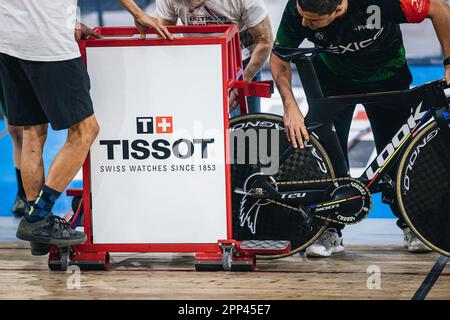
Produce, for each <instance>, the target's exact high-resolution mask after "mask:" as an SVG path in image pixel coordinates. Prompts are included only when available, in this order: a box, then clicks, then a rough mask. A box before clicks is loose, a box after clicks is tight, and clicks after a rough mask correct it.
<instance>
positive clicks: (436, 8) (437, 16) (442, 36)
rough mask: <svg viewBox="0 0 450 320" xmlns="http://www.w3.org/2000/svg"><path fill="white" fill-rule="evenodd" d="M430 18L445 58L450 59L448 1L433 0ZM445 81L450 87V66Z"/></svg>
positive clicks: (449, 12)
mask: <svg viewBox="0 0 450 320" xmlns="http://www.w3.org/2000/svg"><path fill="white" fill-rule="evenodd" d="M428 17H429V18H430V19H431V21H433V26H434V29H435V30H436V35H437V37H438V39H439V42H440V43H441V46H442V52H443V54H444V57H445V58H447V57H450V5H449V4H448V2H447V1H446V0H431V2H430V11H429V13H428ZM445 80H447V83H448V84H449V85H450V66H446V68H445Z"/></svg>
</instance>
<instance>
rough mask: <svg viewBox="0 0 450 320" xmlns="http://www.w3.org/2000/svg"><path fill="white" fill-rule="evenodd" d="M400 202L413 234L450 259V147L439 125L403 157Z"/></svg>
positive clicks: (431, 126) (424, 132)
mask: <svg viewBox="0 0 450 320" xmlns="http://www.w3.org/2000/svg"><path fill="white" fill-rule="evenodd" d="M397 200H398V203H399V208H400V210H401V212H402V215H403V217H404V219H405V221H406V223H407V224H408V226H409V227H410V228H411V230H412V232H413V233H414V234H415V235H416V236H417V237H418V238H419V239H420V240H421V241H422V242H423V243H425V244H426V245H427V246H428V247H430V248H431V249H433V250H434V251H436V252H438V253H440V254H442V255H446V256H450V236H449V235H450V146H448V145H447V144H446V143H445V142H444V139H443V137H442V135H441V132H440V129H439V128H438V126H437V124H436V123H435V122H432V123H431V124H429V125H428V126H427V127H426V128H424V129H423V130H422V131H421V132H420V133H419V134H418V135H417V136H416V137H415V138H414V140H413V141H412V142H411V144H410V145H409V146H408V148H407V149H406V151H405V154H404V155H403V157H402V160H401V162H400V165H399V169H398V174H397Z"/></svg>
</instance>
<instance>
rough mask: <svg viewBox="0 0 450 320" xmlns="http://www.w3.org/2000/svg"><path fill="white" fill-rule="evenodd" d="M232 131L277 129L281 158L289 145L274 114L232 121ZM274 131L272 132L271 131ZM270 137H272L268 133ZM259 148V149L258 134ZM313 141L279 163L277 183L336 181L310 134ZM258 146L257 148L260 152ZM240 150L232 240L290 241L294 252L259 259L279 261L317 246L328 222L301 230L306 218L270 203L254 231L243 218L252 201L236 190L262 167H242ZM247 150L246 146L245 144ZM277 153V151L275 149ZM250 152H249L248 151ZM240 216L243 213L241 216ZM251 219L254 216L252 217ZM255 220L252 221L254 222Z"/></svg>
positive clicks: (233, 170) (260, 213) (235, 166)
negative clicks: (314, 244) (331, 179)
mask: <svg viewBox="0 0 450 320" xmlns="http://www.w3.org/2000/svg"><path fill="white" fill-rule="evenodd" d="M230 128H231V130H230V132H231V133H233V132H236V130H237V129H242V130H243V131H244V133H245V132H248V130H253V129H254V130H256V133H259V132H260V131H261V130H266V132H267V130H275V131H276V133H277V134H278V137H277V139H278V142H279V155H281V154H282V153H283V152H284V151H285V150H286V149H287V148H288V147H289V145H290V143H289V141H288V140H287V137H286V134H285V132H284V123H283V119H282V117H280V116H277V115H271V114H252V115H244V116H240V117H236V118H234V119H232V120H231V122H230ZM270 132H272V131H270ZM269 135H270V134H269ZM256 136H257V137H258V138H257V139H258V143H257V146H259V143H260V142H259V141H260V138H259V135H256ZM310 137H311V139H310V142H309V144H308V146H307V147H306V148H305V149H303V150H296V151H295V152H293V153H292V154H291V155H290V156H289V158H288V159H287V160H286V161H284V162H283V163H280V166H279V170H278V172H277V173H276V174H274V175H273V178H274V180H276V181H302V180H318V179H329V178H335V174H334V170H333V167H332V164H331V161H330V159H329V157H328V155H327V154H326V152H325V150H324V148H323V147H322V146H321V145H320V143H319V142H318V140H317V139H316V138H315V137H314V136H313V135H310ZM231 140H234V139H230V144H233V141H231ZM258 148H259V147H257V149H258ZM237 149H239V148H238V147H235V148H234V149H232V150H234V152H231V154H230V156H231V159H232V161H233V162H232V168H231V185H232V207H233V210H232V212H233V213H232V215H233V238H234V239H236V240H287V241H290V242H291V251H290V252H289V253H287V254H283V255H269V256H258V259H277V258H283V257H287V256H289V255H292V254H295V253H298V252H300V251H303V250H304V249H306V248H307V247H308V246H310V245H311V244H312V243H314V242H315V241H316V240H317V239H318V238H319V236H320V235H321V234H322V233H323V232H324V231H325V230H326V228H327V226H328V222H327V221H325V220H322V219H313V223H312V230H311V231H305V230H304V228H302V227H301V222H302V221H303V219H302V218H301V217H300V215H299V214H296V213H295V212H293V211H292V210H290V209H286V208H283V207H280V206H278V205H275V204H272V203H268V204H264V205H259V204H258V207H259V211H258V215H257V219H256V218H254V216H253V218H254V221H256V222H255V224H254V225H256V228H254V229H253V230H252V228H251V227H250V225H249V222H248V221H249V220H247V219H244V218H242V217H243V216H249V215H247V212H250V211H251V210H250V209H248V208H249V207H246V206H248V205H249V204H250V207H251V206H253V204H252V203H251V201H257V200H255V199H254V198H253V199H247V198H244V197H245V196H244V195H242V194H238V193H236V192H234V190H235V189H236V188H241V189H242V188H243V187H244V184H245V181H246V180H247V179H248V177H249V176H251V175H252V174H255V173H258V172H260V170H261V168H262V165H261V164H250V163H248V159H246V161H245V163H243V164H239V163H238V162H237V158H238V156H237V151H236V150H237ZM272 149H273V144H271V143H268V150H269V154H270V152H271V150H272ZM246 150H247V145H246ZM274 151H275V150H274ZM246 152H247V153H248V150H247V151H246ZM247 155H248V154H247ZM288 188H289V187H286V186H284V187H283V190H289V189H288ZM243 200H244V201H243ZM241 213H243V214H242V215H241ZM240 216H241V217H240ZM250 216H251V214H250ZM253 218H252V219H253Z"/></svg>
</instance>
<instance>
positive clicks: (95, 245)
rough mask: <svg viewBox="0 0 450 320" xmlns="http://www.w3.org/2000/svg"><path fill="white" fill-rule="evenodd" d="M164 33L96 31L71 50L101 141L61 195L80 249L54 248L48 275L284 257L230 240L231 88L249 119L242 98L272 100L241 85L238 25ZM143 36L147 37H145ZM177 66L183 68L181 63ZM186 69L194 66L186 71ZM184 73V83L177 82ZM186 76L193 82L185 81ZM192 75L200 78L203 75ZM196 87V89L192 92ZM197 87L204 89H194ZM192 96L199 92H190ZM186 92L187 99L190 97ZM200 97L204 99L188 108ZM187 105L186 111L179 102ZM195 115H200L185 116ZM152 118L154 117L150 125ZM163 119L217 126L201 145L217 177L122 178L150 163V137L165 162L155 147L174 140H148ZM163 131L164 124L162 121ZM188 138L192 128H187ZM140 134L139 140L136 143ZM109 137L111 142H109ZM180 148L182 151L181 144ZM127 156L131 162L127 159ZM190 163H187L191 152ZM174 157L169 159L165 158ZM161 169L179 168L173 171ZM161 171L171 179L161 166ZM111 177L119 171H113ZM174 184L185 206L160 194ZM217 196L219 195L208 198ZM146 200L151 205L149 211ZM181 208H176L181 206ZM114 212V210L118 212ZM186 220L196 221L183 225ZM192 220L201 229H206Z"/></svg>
mask: <svg viewBox="0 0 450 320" xmlns="http://www.w3.org/2000/svg"><path fill="white" fill-rule="evenodd" d="M168 29H169V31H170V32H172V33H173V34H174V35H175V39H174V40H172V41H169V40H165V39H161V38H157V37H155V36H148V37H147V39H145V40H142V39H139V38H138V37H137V35H138V34H139V33H138V31H137V29H136V28H128V27H119V28H98V29H97V32H98V33H99V34H101V35H102V36H103V38H101V39H88V40H83V41H80V43H79V45H80V51H81V54H82V58H83V61H84V63H85V64H86V65H87V68H88V71H89V73H90V76H91V82H92V91H91V94H92V98H93V102H94V107H95V109H96V115H97V119H98V121H99V124H100V127H101V133H100V136H99V138H98V139H97V140H96V142H95V143H94V145H93V146H92V148H91V150H90V153H89V155H88V157H87V159H86V161H85V163H84V165H83V189H82V190H68V192H67V195H69V196H73V197H74V201H73V211H74V216H73V217H72V219H71V220H70V221H71V226H72V227H73V228H77V227H80V226H82V227H83V228H84V232H85V233H86V235H87V237H88V240H87V241H86V243H84V244H81V245H76V246H73V247H71V248H57V247H52V248H51V252H50V256H49V267H50V268H51V269H52V270H61V269H63V270H64V269H66V268H67V266H68V265H69V264H75V265H79V266H80V267H86V268H100V269H107V268H108V267H109V264H110V258H109V253H110V252H172V253H182V252H190V253H196V269H197V270H242V269H244V270H253V269H254V267H255V263H256V260H255V255H256V254H261V253H265V254H277V253H284V252H288V251H289V244H286V245H281V246H280V244H279V243H277V244H276V245H272V244H271V243H270V242H264V243H255V242H245V241H244V242H242V241H235V240H234V239H233V232H232V212H231V211H232V210H231V207H232V206H231V175H230V161H229V156H230V155H229V151H228V150H229V138H228V133H227V129H228V128H229V113H228V111H229V110H228V103H229V101H228V99H229V92H230V90H231V89H234V88H236V89H238V90H239V93H240V94H239V105H240V109H241V113H242V114H244V113H247V104H246V99H245V96H259V97H270V96H271V92H272V90H273V84H272V83H270V82H269V83H268V82H247V81H244V80H243V67H242V59H241V48H240V41H239V29H238V26H236V25H219V26H189V27H188V26H175V27H169V28H168ZM148 33H149V34H154V32H153V30H149V31H148ZM179 34H183V37H178V36H177V35H179ZM180 60H183V61H182V63H180ZM193 64H196V65H197V66H195V67H193V66H192V65H193ZM136 65H138V66H136ZM177 66H178V68H177ZM171 68H172V69H171ZM173 68H177V69H175V70H173ZM189 68H190V69H189ZM202 68H203V69H202ZM188 69H189V70H190V71H189V70H188ZM192 70H193V71H192ZM197 71H198V72H197ZM183 72H184V74H181V73H183ZM189 72H191V73H192V76H189V75H188V76H187V75H186V73H188V74H189ZM197 73H201V76H198V75H197ZM177 78H178V79H177ZM203 79H208V80H203ZM177 81H178V82H177ZM196 81H197V82H198V83H195V82H196ZM202 81H205V82H206V81H208V82H209V83H201V82H202ZM161 83H162V84H161ZM168 87H170V88H171V90H174V92H173V91H172V92H173V93H172V95H173V96H176V95H177V94H178V95H182V99H183V100H182V102H181V103H180V102H179V101H180V100H179V99H180V98H177V97H173V96H172V95H171V91H170V90H167V91H166V88H168ZM186 88H194V90H191V89H186ZM195 88H206V89H204V90H201V91H195ZM197 90H198V89H197ZM192 92H194V94H191V93H192ZM168 95H171V96H170V97H169V96H168ZM202 95H203V97H204V99H203V100H202V99H200V98H199V100H195V99H196V98H198V97H202ZM211 96H215V99H216V100H208V99H210V97H211ZM177 99H178V100H177ZM171 101H172V102H171ZM185 101H187V102H186V103H184V102H185ZM204 101H206V102H204ZM181 104H182V108H180V105H181ZM186 104H188V105H186ZM189 104H191V105H189ZM211 105H212V106H211ZM111 106H115V107H116V108H115V109H114V108H112V107H111ZM208 106H211V108H209V107H208ZM213 106H214V107H215V108H216V110H214V107H213ZM158 108H159V109H158ZM171 108H172V110H171ZM202 108H203V109H202ZM111 109H113V110H111ZM119 109H123V110H119ZM186 110H188V111H189V112H187V111H186ZM198 110H200V111H198ZM210 110H211V111H210ZM219 111H220V112H219ZM153 112H155V113H156V114H154V113H153ZM195 112H198V113H200V114H197V115H193V114H195ZM218 113H219V114H218ZM220 113H222V115H220ZM169 114H170V115H172V114H175V115H179V116H174V117H173V122H172V117H171V116H168V115H169ZM209 114H210V115H209ZM149 115H151V116H152V117H149ZM158 115H159V117H156V116H158ZM139 116H141V117H142V116H147V117H146V118H145V119H147V121H148V122H146V123H145V124H146V125H149V123H150V126H151V131H146V132H144V131H142V128H141V132H139V130H140V129H138V132H137V133H136V126H138V127H139V124H136V119H137V121H138V122H139V121H141V120H139V119H143V118H139ZM153 116H155V117H153ZM161 116H164V117H162V118H163V120H164V121H169V122H170V125H173V126H174V127H175V124H176V123H177V122H176V121H178V123H177V124H181V125H180V126H181V127H186V128H187V127H189V126H190V125H191V123H192V122H195V121H196V120H195V119H197V118H196V116H197V117H198V119H200V120H199V121H200V122H203V124H205V123H206V122H214V123H215V124H214V125H215V126H217V127H218V128H221V129H220V130H219V134H217V133H216V136H215V139H209V140H207V141H209V143H212V142H211V141H215V142H217V145H219V147H218V149H217V150H220V152H217V154H218V155H219V157H222V162H221V163H222V165H220V164H219V165H217V170H216V172H215V173H205V172H197V173H196V175H195V174H194V173H183V172H177V173H176V174H172V175H171V174H169V173H167V172H165V173H152V175H146V173H139V174H136V172H134V171H133V172H131V171H127V170H129V169H131V168H137V167H140V166H139V165H138V166H136V165H129V163H131V161H134V163H142V162H139V160H142V156H143V155H144V154H147V156H148V155H149V154H150V151H146V150H144V149H143V148H142V147H143V145H147V144H148V143H147V142H146V141H150V140H151V139H153V137H157V138H158V140H157V141H158V142H157V143H156V141H153V142H154V143H153V144H152V146H153V147H154V148H155V150H159V152H162V153H163V154H164V153H167V149H164V150H162V149H161V144H163V146H167V145H169V144H171V143H173V141H171V142H170V143H169V142H168V140H167V139H166V140H164V138H166V137H167V135H163V134H162V133H164V132H162V131H158V130H157V129H156V131H158V133H160V134H159V135H155V136H152V135H149V133H152V134H153V133H154V132H153V130H154V129H153V128H154V127H153V126H154V122H155V121H158V119H161ZM155 119H156V120H155ZM142 121H143V120H142ZM183 121H184V122H183ZM164 124H165V125H167V122H165V123H164ZM143 125H144V124H143ZM132 128H133V129H134V132H132V131H133V130H132ZM149 128H150V127H149ZM149 130H150V129H149ZM189 130H190V131H192V130H193V129H192V128H191V127H189V129H188V131H189ZM170 132H172V130H171V131H170ZM143 133H145V134H147V135H142V134H143ZM155 133H156V132H155ZM110 137H112V138H111V139H113V140H107V139H109V138H110ZM191 138H193V139H194V140H191V141H194V142H195V141H196V140H195V137H192V136H191ZM124 139H125V140H124ZM133 139H135V140H133ZM180 141H187V139H180V140H176V142H175V143H173V148H174V149H173V153H174V154H175V151H177V152H178V153H179V154H181V153H182V152H181V151H180V149H179V148H178V149H177V150H175V149H176V148H175V145H176V143H178V142H180ZM199 141H203V140H199V139H197V142H199ZM155 143H156V145H155ZM207 144H208V142H206V144H203V142H201V145H202V148H203V149H202V150H203V152H200V154H201V155H200V154H197V155H196V156H197V158H198V159H197V160H198V161H200V162H201V161H205V159H203V158H204V157H205V154H206V153H205V151H204V147H205V146H206V145H207ZM221 144H223V145H221ZM118 145H119V146H118ZM180 145H181V143H180ZM187 145H188V150H189V144H187ZM191 145H192V146H193V144H191ZM177 146H179V145H177ZM132 148H134V151H135V152H134V153H133V152H131V153H130V150H131V149H132ZM106 150H107V151H106ZM192 150H193V149H192ZM125 151H126V152H125ZM106 154H107V156H106ZM152 154H155V157H157V156H158V155H159V156H160V155H161V153H158V152H154V153H152ZM118 155H120V156H121V157H122V158H120V159H119V160H120V161H119V160H118V159H116V158H114V157H116V156H118ZM191 155H192V157H194V155H193V153H192V154H191ZM133 157H134V158H133ZM132 158H133V159H132ZM172 158H174V159H175V157H173V156H172ZM172 158H167V157H166V160H165V161H166V162H169V163H170V161H172ZM178 158H183V157H182V156H178ZM175 160H179V159H175ZM118 161H119V162H118ZM173 161H174V160H173ZM166 162H164V161H162V162H160V163H162V165H161V166H157V167H159V168H161V167H164V164H165V163H166ZM105 163H106V164H113V165H111V166H109V165H105ZM201 163H204V162H201ZM148 167H152V166H150V165H149V166H148ZM169 167H170V168H172V169H173V168H178V166H176V165H173V166H170V165H169ZM180 167H182V166H180ZM105 168H109V169H113V170H112V171H113V173H111V172H109V173H108V172H107V170H106V171H105ZM152 168H155V166H153V167H152ZM164 168H166V171H170V170H167V167H164ZM192 168H197V167H194V166H192ZM199 168H214V169H216V166H215V165H206V166H203V167H202V165H200V166H199ZM116 169H117V170H118V171H119V172H115V170H116ZM133 170H134V169H133ZM162 171H164V170H162ZM200 171H202V170H201V169H200ZM208 175H209V176H208ZM112 177H113V178H112ZM158 179H159V181H162V184H164V182H165V181H166V179H167V180H170V181H172V187H170V188H165V187H164V186H163V185H162V186H158V187H156V188H155V187H153V188H152V187H151V186H150V187H148V186H149V185H150V184H151V183H154V181H157V180H158ZM183 179H184V180H183ZM202 179H204V180H202ZM193 180H199V181H206V182H205V183H209V186H210V188H209V189H211V190H213V191H208V192H209V193H208V195H207V198H208V199H206V198H204V199H202V201H201V202H200V200H199V198H198V197H199V196H198V193H199V192H198V191H199V190H198V188H195V187H193V184H192V181H193ZM178 181H180V183H178ZM202 183H203V182H202ZM178 184H181V185H183V184H184V186H185V187H184V189H181V190H182V192H178V195H180V197H181V198H182V197H183V196H184V197H185V198H184V201H182V200H179V199H178V198H177V197H175V198H174V201H172V202H171V201H170V200H168V199H170V197H167V194H168V193H171V191H172V189H171V188H175V186H176V185H178ZM127 186H128V187H127ZM136 186H141V187H140V188H138V187H136ZM220 186H221V187H220ZM133 187H135V190H133V191H132V192H129V190H128V189H133ZM143 189H145V190H143ZM147 189H148V190H147ZM215 189H217V191H214V190H215ZM150 190H151V191H150ZM179 191H180V190H179ZM158 192H159V193H158ZM200 193H202V191H201V190H200ZM152 196H153V198H152ZM133 197H134V198H133ZM147 197H149V198H151V201H152V203H151V205H150V206H149V205H148V203H147V202H148V201H147ZM196 197H197V198H196ZM215 197H216V198H215ZM175 199H176V200H175ZM214 199H215V200H214ZM164 200H166V203H167V202H170V203H169V204H168V205H167V206H162V204H161V203H159V202H162V201H164ZM190 200H192V201H190ZM127 201H128V202H127ZM208 201H209V202H210V203H209V205H210V207H208ZM211 201H214V202H213V203H211ZM136 203H137V204H136ZM180 203H183V204H182V205H181V206H180ZM128 206H129V207H130V209H129V210H127V209H128ZM133 206H134V207H133ZM182 206H186V207H187V208H190V211H189V210H187V211H188V212H186V213H185V214H184V215H183V212H181V213H180V211H183V210H182V209H181V208H182ZM195 206H196V207H195ZM119 207H120V208H122V209H120V210H119V209H117V208H119ZM166 207H169V209H167V210H169V211H164V210H165V208H166ZM131 208H134V209H131ZM141 208H142V210H141ZM173 208H176V209H173ZM208 208H209V209H208ZM216 209H217V210H216ZM170 210H172V211H170ZM125 211H131V212H125ZM142 211H143V212H142ZM175 211H176V212H175ZM159 212H161V213H159ZM152 214H153V216H151V215H152ZM186 214H188V215H190V216H188V218H189V219H186ZM155 215H158V216H155ZM192 215H195V216H192ZM224 216H225V217H224ZM151 219H153V220H151ZM196 219H197V220H196ZM191 220H192V221H194V222H192V223H190V221H191ZM174 221H175V222H174ZM199 221H200V222H202V221H205V223H204V225H202V223H199ZM146 223H147V226H146ZM189 223H190V225H189ZM184 224H185V225H184ZM155 226H156V227H155ZM147 227H148V230H149V231H148V232H147V231H146V228H147ZM161 229H164V230H161ZM174 230H175V231H174Z"/></svg>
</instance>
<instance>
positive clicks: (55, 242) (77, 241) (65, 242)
mask: <svg viewBox="0 0 450 320" xmlns="http://www.w3.org/2000/svg"><path fill="white" fill-rule="evenodd" d="M16 237H17V239H20V240H23V241H28V242H34V243H38V244H48V245H55V246H58V247H65V246H73V245H77V244H82V243H84V242H86V241H87V236H86V235H84V237H83V238H82V239H73V240H50V241H48V239H42V238H27V237H24V236H22V235H20V234H19V233H18V234H16Z"/></svg>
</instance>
